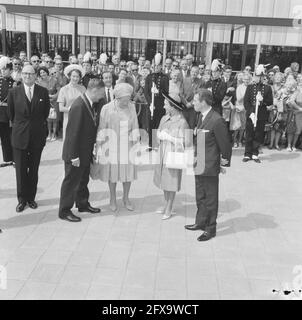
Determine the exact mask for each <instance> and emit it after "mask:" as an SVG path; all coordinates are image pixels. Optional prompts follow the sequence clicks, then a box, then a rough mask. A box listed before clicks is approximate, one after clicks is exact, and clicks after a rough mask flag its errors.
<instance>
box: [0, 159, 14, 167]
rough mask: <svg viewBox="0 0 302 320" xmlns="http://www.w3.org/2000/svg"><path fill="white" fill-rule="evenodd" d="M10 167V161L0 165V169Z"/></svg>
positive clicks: (11, 163)
mask: <svg viewBox="0 0 302 320" xmlns="http://www.w3.org/2000/svg"><path fill="white" fill-rule="evenodd" d="M12 165H13V162H12V161H9V162H3V163H1V164H0V168H5V167H9V166H12Z"/></svg>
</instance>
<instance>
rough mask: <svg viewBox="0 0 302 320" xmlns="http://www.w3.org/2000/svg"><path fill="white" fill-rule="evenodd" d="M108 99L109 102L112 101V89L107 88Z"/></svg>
mask: <svg viewBox="0 0 302 320" xmlns="http://www.w3.org/2000/svg"><path fill="white" fill-rule="evenodd" d="M107 101H108V103H109V102H111V97H110V89H109V88H108V89H107Z"/></svg>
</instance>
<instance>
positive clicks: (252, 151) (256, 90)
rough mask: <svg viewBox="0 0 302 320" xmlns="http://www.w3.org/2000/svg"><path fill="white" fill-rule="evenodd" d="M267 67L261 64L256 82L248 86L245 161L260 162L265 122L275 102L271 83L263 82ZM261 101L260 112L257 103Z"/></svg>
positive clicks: (246, 95)
mask: <svg viewBox="0 0 302 320" xmlns="http://www.w3.org/2000/svg"><path fill="white" fill-rule="evenodd" d="M264 74H265V69H264V66H263V65H259V66H258V67H257V68H256V70H255V76H254V83H253V84H251V85H249V86H248V87H247V88H246V92H245V96H244V108H245V110H246V119H247V120H246V130H245V132H246V138H245V139H246V141H245V153H244V158H243V160H242V161H243V162H248V161H250V160H254V161H255V162H256V163H260V162H261V161H260V159H259V147H260V145H261V144H263V142H264V129H265V123H266V121H267V120H268V116H269V111H268V107H270V106H271V105H272V104H273V92H272V88H271V86H269V85H266V84H264V83H263V79H264ZM257 100H258V101H259V103H258V104H259V108H258V114H257V115H256V104H257Z"/></svg>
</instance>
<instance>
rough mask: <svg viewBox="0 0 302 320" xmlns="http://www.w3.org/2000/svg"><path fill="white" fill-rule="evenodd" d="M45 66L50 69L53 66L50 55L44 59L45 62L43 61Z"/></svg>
mask: <svg viewBox="0 0 302 320" xmlns="http://www.w3.org/2000/svg"><path fill="white" fill-rule="evenodd" d="M43 65H44V67H46V68H47V69H50V68H52V60H51V58H50V57H47V58H46V59H45V60H44V63H43Z"/></svg>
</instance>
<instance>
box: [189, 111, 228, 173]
mask: <svg viewBox="0 0 302 320" xmlns="http://www.w3.org/2000/svg"><path fill="white" fill-rule="evenodd" d="M198 129H200V131H197V132H198V133H197V137H198V138H197V137H195V138H194V146H195V155H197V157H198V159H199V163H200V162H201V161H202V160H201V159H202V157H201V155H202V156H203V154H200V152H198V153H197V150H199V149H200V148H201V145H200V144H201V143H202V138H201V136H200V135H202V134H205V149H204V150H201V151H203V152H204V156H205V169H204V172H203V173H202V174H201V175H202V176H218V175H219V173H220V167H221V157H222V158H223V159H226V160H228V161H229V164H228V165H226V166H228V167H229V166H230V164H231V157H232V144H231V141H230V137H229V134H228V129H227V125H226V122H225V121H224V119H223V118H222V117H221V116H220V115H219V114H218V113H217V112H216V111H214V110H213V109H212V110H210V112H209V113H208V114H207V116H206V117H205V119H203V121H202V123H201V121H199V122H198V124H197V130H198ZM201 130H208V131H209V132H205V133H203V132H202V131H201ZM197 143H199V146H197ZM197 174H198V173H197Z"/></svg>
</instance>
